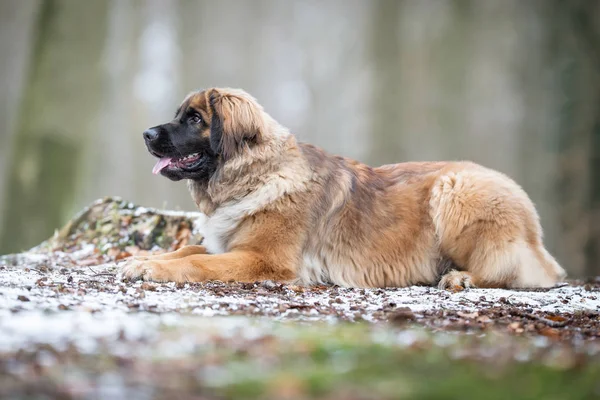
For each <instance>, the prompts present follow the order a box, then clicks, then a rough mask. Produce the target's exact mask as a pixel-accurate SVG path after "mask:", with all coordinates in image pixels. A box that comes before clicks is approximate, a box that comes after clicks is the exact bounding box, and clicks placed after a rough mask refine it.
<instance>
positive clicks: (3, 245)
mask: <svg viewBox="0 0 600 400" xmlns="http://www.w3.org/2000/svg"><path fill="white" fill-rule="evenodd" d="M107 4H108V3H107V2H105V1H102V0H93V1H92V0H90V1H79V0H43V1H42V4H41V9H40V13H39V20H38V23H37V32H36V34H35V39H34V47H33V55H32V69H31V72H30V76H29V78H28V81H27V84H26V90H25V93H24V96H23V101H22V106H21V110H20V115H19V121H18V122H17V133H16V137H15V141H14V146H13V149H12V151H11V153H12V154H17V155H18V157H15V158H14V159H13V160H12V161H11V162H10V165H9V167H8V171H9V177H8V186H7V190H6V200H5V205H4V208H5V216H6V217H5V220H4V222H3V224H2V230H1V232H0V238H1V240H0V253H5V252H10V251H17V250H20V248H19V247H21V246H23V244H24V245H25V246H32V245H35V244H36V243H38V242H40V241H41V240H43V239H44V238H46V237H48V236H50V235H51V234H52V233H53V231H54V229H56V228H57V227H59V226H60V225H61V223H62V222H63V221H65V220H66V217H67V216H68V215H69V214H70V213H71V212H72V211H73V210H72V209H71V207H72V204H73V199H74V189H75V182H76V179H77V174H78V173H79V168H78V165H79V164H78V162H79V160H78V157H77V154H81V151H80V150H81V148H82V146H83V142H84V140H85V137H86V135H89V134H91V133H95V132H96V130H95V128H97V127H96V124H97V121H96V118H95V112H96V110H98V108H99V102H100V101H101V98H100V96H99V95H98V93H99V92H100V89H101V86H102V81H101V72H100V68H101V63H100V61H101V56H102V49H103V42H104V37H105V32H106V16H107Z"/></svg>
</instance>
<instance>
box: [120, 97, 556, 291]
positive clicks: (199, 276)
mask: <svg viewBox="0 0 600 400" xmlns="http://www.w3.org/2000/svg"><path fill="white" fill-rule="evenodd" d="M181 107H182V108H184V109H185V108H186V107H193V108H194V109H195V110H197V111H198V112H200V113H201V114H202V116H203V118H204V119H205V120H206V121H211V120H213V121H214V119H213V116H216V117H218V118H220V119H219V120H217V121H220V123H221V124H222V129H223V131H222V138H221V145H222V152H221V153H220V154H219V155H218V157H219V161H218V162H219V164H218V165H219V166H218V169H217V171H216V172H215V174H214V175H213V176H212V177H211V178H210V180H209V181H207V182H198V181H189V188H190V191H191V194H192V197H193V198H194V200H195V202H196V204H197V206H198V208H199V209H200V211H202V212H203V213H204V214H205V215H206V220H205V225H204V226H205V230H206V231H205V232H204V234H205V241H204V243H203V244H204V246H205V247H202V246H196V247H193V248H190V249H188V250H186V249H183V250H180V251H179V252H178V253H174V254H171V255H167V256H164V255H163V256H158V257H150V258H148V259H134V260H131V261H129V262H128V263H127V264H126V265H125V266H124V267H123V270H122V271H123V275H124V276H125V277H126V278H130V279H133V278H143V279H150V280H157V281H177V282H183V281H204V280H209V279H217V280H224V281H227V280H238V281H255V280H262V279H274V280H284V281H296V282H299V283H303V284H313V283H333V284H338V285H341V286H358V287H387V286H407V285H413V284H435V283H438V282H439V285H440V287H443V288H450V287H459V286H461V287H465V286H480V287H536V286H552V285H554V284H556V283H557V282H558V281H559V280H561V279H562V278H563V277H564V271H563V269H562V268H561V267H560V266H559V265H558V264H557V263H556V261H555V260H554V259H553V258H552V256H551V255H550V254H549V253H548V252H547V251H546V250H545V248H544V247H543V243H542V230H541V226H540V224H539V219H538V215H537V213H536V210H535V207H534V205H533V204H532V202H531V201H530V200H529V198H528V196H527V195H526V193H525V192H524V191H523V190H522V189H521V188H520V187H519V186H518V185H517V184H516V183H515V182H514V181H512V180H511V179H510V178H508V177H507V176H505V175H503V174H501V173H499V172H496V171H493V170H489V169H486V168H484V167H482V166H480V165H477V164H473V163H470V162H411V163H402V164H393V165H384V166H382V167H379V168H372V167H369V166H367V165H364V164H361V163H359V162H356V161H353V160H349V159H346V158H342V157H337V156H332V155H329V154H327V153H326V152H324V151H323V150H321V149H319V148H317V147H315V146H312V145H308V144H302V143H298V142H296V139H295V138H294V136H293V135H291V134H289V133H288V131H287V130H286V129H285V128H284V127H282V126H281V125H279V124H278V123H277V122H276V121H274V120H273V119H272V118H271V117H270V116H269V115H268V114H267V113H266V112H264V111H263V109H262V107H261V106H260V105H259V104H258V103H257V102H256V101H255V100H254V99H253V98H252V97H251V96H250V95H248V94H247V93H245V92H243V91H241V90H234V89H211V90H207V91H204V92H200V93H192V94H191V95H189V96H188V97H187V98H186V99H185V100H184V103H183V104H182V106H181ZM202 134H203V135H208V131H206V132H204V133H202ZM206 250H208V251H209V252H211V253H215V254H207V253H206ZM449 266H452V267H454V268H455V269H457V270H451V269H450V268H449ZM442 274H443V276H442Z"/></svg>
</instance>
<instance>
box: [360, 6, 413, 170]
mask: <svg viewBox="0 0 600 400" xmlns="http://www.w3.org/2000/svg"><path fill="white" fill-rule="evenodd" d="M401 6H402V2H399V1H396V0H381V1H378V2H375V3H373V9H374V10H373V25H372V31H371V32H372V33H371V40H372V42H371V46H370V48H371V51H372V54H371V58H372V63H373V64H372V65H373V69H374V71H373V74H374V87H373V102H372V104H371V109H372V110H373V113H374V115H373V117H372V119H371V124H372V127H371V130H370V131H371V132H372V134H371V149H370V154H369V156H368V157H367V162H369V163H376V164H387V163H394V162H399V161H401V160H402V159H403V158H404V157H405V156H406V155H405V154H404V152H403V149H402V144H401V142H402V141H401V137H402V134H401V132H399V127H400V126H401V125H402V124H401V120H400V109H401V106H402V105H401V104H399V103H400V100H399V99H401V93H402V90H401V84H402V82H401V79H400V71H399V68H398V67H399V64H400V63H399V56H400V51H399V41H398V35H399V32H398V20H399V18H400V8H401Z"/></svg>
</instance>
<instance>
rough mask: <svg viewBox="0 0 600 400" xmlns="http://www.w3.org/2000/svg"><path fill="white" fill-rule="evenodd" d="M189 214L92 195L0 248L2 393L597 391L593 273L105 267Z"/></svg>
mask: <svg viewBox="0 0 600 400" xmlns="http://www.w3.org/2000/svg"><path fill="white" fill-rule="evenodd" d="M196 219H197V214H194V213H180V212H160V211H157V210H151V209H145V208H141V207H137V206H134V205H133V204H130V203H128V202H126V201H123V200H120V199H104V200H100V201H98V202H96V203H94V204H93V205H91V206H90V207H89V208H87V209H85V210H83V211H82V212H81V213H80V214H79V215H77V216H76V217H75V218H74V219H73V220H72V221H71V222H70V223H69V224H67V226H65V227H64V228H63V229H61V230H60V231H58V232H57V233H56V234H55V236H54V237H53V238H51V239H50V240H48V241H46V242H44V243H42V244H41V245H40V246H38V247H36V248H34V249H31V250H30V251H27V252H24V253H21V254H16V255H9V256H4V257H2V258H0V397H10V398H44V396H46V397H51V398H54V397H62V398H126V397H127V398H130V399H131V398H172V396H176V397H177V398H222V397H230V396H233V397H234V398H245V397H248V398H250V397H254V396H259V397H261V398H317V397H318V398H349V399H352V398H361V399H362V398H405V397H406V396H410V395H413V396H417V397H420V396H425V397H427V396H433V397H435V396H436V393H437V394H440V393H445V392H443V391H444V390H446V389H445V387H446V386H444V385H448V386H449V387H452V386H453V385H456V384H457V382H459V383H460V382H463V381H464V382H465V384H467V382H468V384H470V385H471V387H472V388H474V389H473V393H476V389H477V388H480V389H481V390H482V393H485V394H486V397H489V391H488V389H489V387H491V386H493V385H494V384H498V385H500V386H499V387H500V388H501V390H500V389H499V390H498V391H497V394H498V395H499V396H500V395H501V396H500V397H499V398H503V397H502V396H505V395H508V394H509V393H508V392H506V391H507V390H509V389H510V388H507V387H506V385H502V384H501V382H502V381H505V380H506V379H509V378H510V379H513V380H514V381H515V382H516V381H518V380H519V379H525V378H526V377H527V379H528V381H527V382H528V383H527V384H526V386H527V387H529V386H530V384H532V383H531V382H537V380H539V385H538V386H536V387H535V388H533V389H531V388H530V390H529V391H528V392H526V393H525V394H527V396H521V395H523V394H524V393H522V392H519V391H518V390H517V389H515V390H516V391H515V392H511V393H512V395H515V396H516V397H528V396H529V395H532V394H533V395H536V396H538V395H542V394H543V393H545V391H552V393H554V394H556V393H558V392H560V391H561V390H569V392H568V393H569V397H570V398H576V397H577V396H581V398H589V396H596V395H597V396H600V384H599V383H598V382H600V379H594V378H593V377H594V376H596V378H597V377H598V376H600V374H598V372H599V371H600V363H599V361H600V340H599V338H600V279H598V278H597V279H589V280H587V281H585V282H582V281H571V282H568V283H567V284H565V285H563V286H561V287H557V288H553V289H548V290H529V291H526V290H519V291H515V290H500V289H470V290H464V291H460V292H456V293H452V292H446V291H440V290H438V289H436V288H432V287H419V286H414V287H409V288H389V289H346V288H340V287H329V286H317V287H300V286H293V285H284V284H281V283H278V282H271V281H263V282H255V283H234V282H230V283H224V282H207V283H197V284H183V285H176V284H173V283H163V284H158V283H147V282H133V283H130V282H122V281H120V280H118V278H117V276H116V274H115V273H116V271H117V264H118V263H119V262H120V261H121V260H123V259H124V258H126V257H129V256H131V255H143V254H148V253H150V252H161V251H166V250H173V249H176V248H179V247H181V246H184V245H186V244H188V243H197V242H198V241H200V240H201V238H200V237H199V236H198V235H197V234H196V232H195V229H194V226H195V223H196ZM340 354H345V356H343V357H342V356H340ZM339 357H342V359H341V361H340V360H338V359H337V358H339ZM344 357H345V358H344ZM424 359H431V360H434V361H431V360H430V361H427V362H425V361H423V360H424ZM407 360H412V361H411V362H408V363H407V362H406V361H407ZM457 360H459V361H457ZM386 363H387V364H386ZM338 364H339V365H338ZM388 364H389V365H388ZM365 365H370V368H369V369H368V370H363V369H364V368H365ZM481 365H487V366H493V368H492V367H489V368H488V367H486V368H485V371H487V372H485V376H482V377H481V379H476V381H477V384H474V383H473V377H474V376H477V374H479V373H483V372H481V371H479V370H478V369H477V368H478V367H476V372H473V371H472V369H473V368H474V366H481ZM515 365H519V368H523V370H522V371H520V372H519V371H518V369H519V368H515V367H514V366H515ZM380 368H382V370H381V371H380V372H377V371H379V369H380ZM390 371H395V372H394V374H393V375H390ZM418 371H421V374H420V375H416V376H413V375H414V374H415V373H417V372H418ZM449 371H450V372H449ZM489 371H493V372H492V373H491V375H490V372H489ZM576 371H578V372H577V373H576ZM436 374H437V375H439V378H438V380H437V382H438V384H437V385H435V386H431V385H428V384H426V379H425V378H427V377H431V376H436ZM515 374H516V375H515ZM553 374H556V376H555V375H553ZM570 374H573V376H577V378H576V379H575V378H573V376H571V375H570ZM513 375H514V376H513ZM409 378H410V379H409ZM567 378H569V379H570V380H568V382H569V383H568V384H563V385H562V386H561V387H560V388H554V385H556V384H557V382H561V381H562V379H567ZM588 378H589V380H588ZM361 379H363V380H365V381H364V382H363V383H362V384H360V385H359V384H358V382H360V381H361ZM484 383H485V384H484ZM571 384H573V385H574V384H577V389H573V388H571V386H570V385H571ZM478 385H481V387H480V386H478ZM490 385H491V386H490ZM517 386H518V385H517ZM477 390H479V389H477ZM511 390H512V389H511ZM438 391H439V392H438ZM446 394H448V393H446ZM573 396H575V397H573ZM559 397H560V396H559ZM559 397H556V398H559ZM530 398H535V397H530Z"/></svg>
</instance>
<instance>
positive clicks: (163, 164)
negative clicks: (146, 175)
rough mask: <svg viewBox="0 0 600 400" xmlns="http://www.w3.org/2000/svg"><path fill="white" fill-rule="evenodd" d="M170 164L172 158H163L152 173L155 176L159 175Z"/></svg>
mask: <svg viewBox="0 0 600 400" xmlns="http://www.w3.org/2000/svg"><path fill="white" fill-rule="evenodd" d="M170 162H171V157H163V158H161V159H160V160H158V162H157V163H156V165H155V166H154V168H152V173H153V174H154V175H156V174H158V173H159V172H160V171H162V170H163V168H165V167H166V166H167V165H169V163H170Z"/></svg>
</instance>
